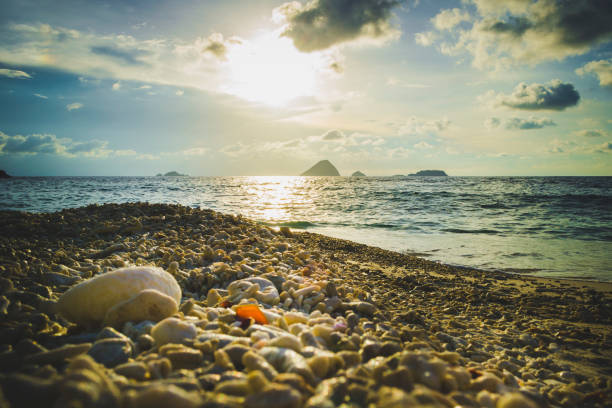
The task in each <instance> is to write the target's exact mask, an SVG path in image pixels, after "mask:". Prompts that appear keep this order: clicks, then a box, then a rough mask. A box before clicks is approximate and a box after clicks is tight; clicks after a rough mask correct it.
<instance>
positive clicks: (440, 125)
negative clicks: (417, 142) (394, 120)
mask: <svg viewBox="0 0 612 408" xmlns="http://www.w3.org/2000/svg"><path fill="white" fill-rule="evenodd" d="M450 125H451V122H450V121H449V120H448V119H446V118H442V119H433V120H427V119H420V118H417V117H416V116H413V117H411V118H409V119H408V120H407V121H406V123H404V124H403V125H402V126H400V128H399V130H398V133H399V135H400V136H408V135H413V136H421V135H430V136H433V135H437V134H438V133H440V132H443V131H445V130H447V129H448V128H449V127H450Z"/></svg>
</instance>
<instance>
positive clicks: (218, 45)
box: [202, 33, 241, 60]
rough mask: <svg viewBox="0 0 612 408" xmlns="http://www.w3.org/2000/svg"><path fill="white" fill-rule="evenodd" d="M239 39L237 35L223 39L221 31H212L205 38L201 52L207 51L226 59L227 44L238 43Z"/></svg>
mask: <svg viewBox="0 0 612 408" xmlns="http://www.w3.org/2000/svg"><path fill="white" fill-rule="evenodd" d="M240 43H241V40H240V39H238V38H237V37H234V38H230V39H224V38H223V34H221V33H212V34H211V35H209V36H208V38H207V39H206V43H205V44H204V46H203V48H202V52H205V53H206V52H208V53H210V54H212V55H214V56H215V57H217V58H219V59H221V60H226V56H227V50H228V45H229V44H240Z"/></svg>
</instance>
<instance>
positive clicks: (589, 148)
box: [548, 139, 612, 154]
mask: <svg viewBox="0 0 612 408" xmlns="http://www.w3.org/2000/svg"><path fill="white" fill-rule="evenodd" d="M550 145H551V147H550V148H549V149H548V152H549V153H557V154H559V153H563V154H612V142H609V141H608V142H604V143H601V144H597V145H592V144H586V143H582V142H580V143H579V142H576V141H573V140H559V139H555V140H553V141H551V142H550Z"/></svg>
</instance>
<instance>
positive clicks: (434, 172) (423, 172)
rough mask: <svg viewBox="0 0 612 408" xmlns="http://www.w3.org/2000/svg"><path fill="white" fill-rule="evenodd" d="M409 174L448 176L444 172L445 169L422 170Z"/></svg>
mask: <svg viewBox="0 0 612 408" xmlns="http://www.w3.org/2000/svg"><path fill="white" fill-rule="evenodd" d="M408 175H409V176H424V177H432V176H436V177H443V176H448V174H446V173H445V172H444V170H420V171H417V172H416V173H412V174H408Z"/></svg>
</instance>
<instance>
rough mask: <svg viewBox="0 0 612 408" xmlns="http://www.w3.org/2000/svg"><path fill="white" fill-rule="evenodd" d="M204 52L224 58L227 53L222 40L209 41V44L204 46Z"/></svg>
mask: <svg viewBox="0 0 612 408" xmlns="http://www.w3.org/2000/svg"><path fill="white" fill-rule="evenodd" d="M204 52H210V53H211V54H213V55H214V56H216V57H218V58H225V54H226V53H227V47H226V46H225V44H223V43H222V42H219V41H211V43H210V44H208V45H207V46H206V47H204Z"/></svg>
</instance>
